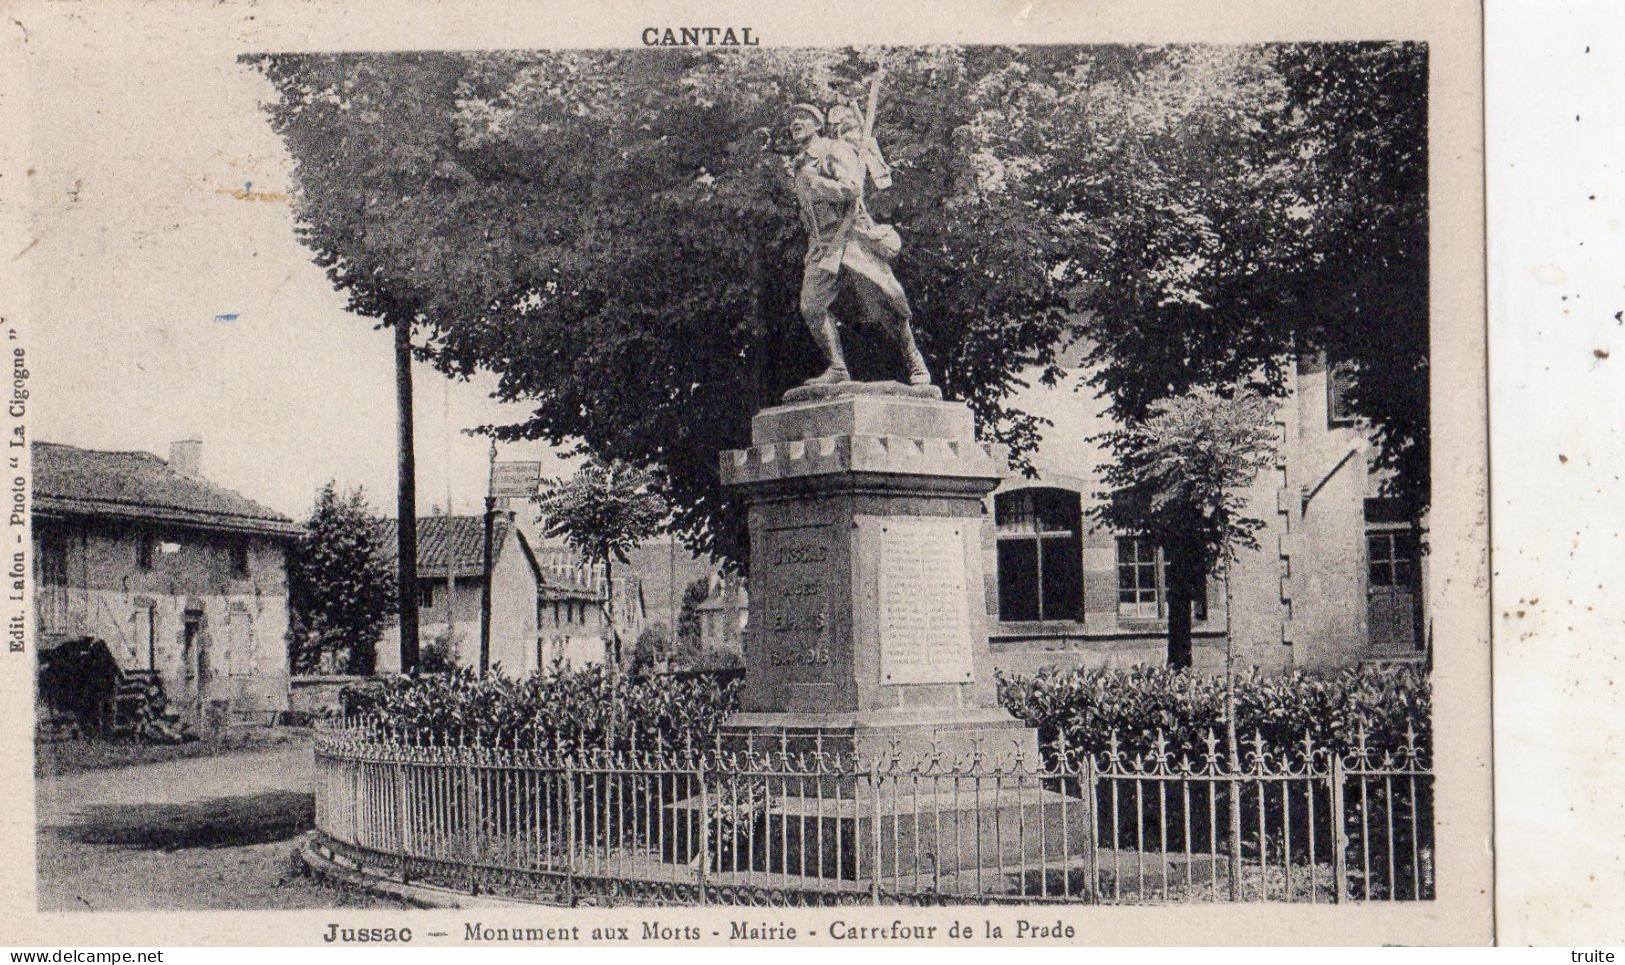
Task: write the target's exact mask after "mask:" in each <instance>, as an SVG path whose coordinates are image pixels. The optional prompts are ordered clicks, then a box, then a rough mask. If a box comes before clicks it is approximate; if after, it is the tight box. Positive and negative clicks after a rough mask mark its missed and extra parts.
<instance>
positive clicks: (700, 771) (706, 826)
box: [694, 751, 711, 905]
mask: <svg viewBox="0 0 1625 965" xmlns="http://www.w3.org/2000/svg"><path fill="white" fill-rule="evenodd" d="M694 774H695V776H696V777H697V778H698V779H699V784H700V810H699V813H698V814H697V815H696V820H695V822H694V823H695V825H696V826H697V827H698V830H699V835H700V852H699V854H698V855H697V857H698V859H699V860H698V861H697V862H696V864H695V869H694V882H695V884H696V885H698V887H699V891H700V901H699V903H700V904H702V905H703V904H705V870H706V866H707V865H708V864H710V862H711V798H710V796H709V795H708V794H707V793H706V791H705V752H704V751H701V752H700V757H699V760H698V762H697V763H696V764H695V768H694Z"/></svg>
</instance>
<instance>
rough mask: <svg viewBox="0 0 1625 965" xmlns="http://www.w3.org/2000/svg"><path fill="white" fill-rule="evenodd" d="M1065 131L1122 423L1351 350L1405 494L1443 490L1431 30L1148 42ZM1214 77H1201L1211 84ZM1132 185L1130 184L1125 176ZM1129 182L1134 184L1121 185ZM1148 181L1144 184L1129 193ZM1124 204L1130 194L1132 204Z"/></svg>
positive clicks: (1060, 183) (1090, 333)
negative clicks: (1125, 78)
mask: <svg viewBox="0 0 1625 965" xmlns="http://www.w3.org/2000/svg"><path fill="white" fill-rule="evenodd" d="M1123 56H1124V57H1126V58H1128V59H1130V60H1132V61H1133V62H1134V63H1135V64H1136V65H1137V67H1138V69H1137V70H1136V72H1135V73H1134V80H1133V82H1132V84H1127V85H1123V86H1120V87H1119V88H1117V89H1116V90H1106V91H1103V92H1102V93H1103V94H1104V96H1103V97H1097V98H1095V100H1094V101H1093V102H1092V104H1091V110H1090V112H1089V115H1090V120H1089V123H1086V124H1082V125H1079V126H1078V128H1077V129H1076V130H1072V131H1068V130H1067V129H1066V127H1065V125H1064V119H1063V118H1059V117H1057V118H1055V119H1053V121H1052V122H1051V124H1050V126H1048V127H1046V128H1045V129H1044V134H1045V136H1046V137H1049V138H1053V139H1054V140H1053V141H1052V143H1053V146H1054V150H1053V152H1052V154H1051V157H1052V158H1053V159H1054V161H1055V162H1056V164H1057V167H1056V169H1055V172H1054V173H1055V174H1064V173H1065V172H1067V171H1072V172H1076V173H1074V174H1073V175H1072V176H1071V177H1060V178H1058V179H1052V180H1051V183H1052V184H1053V185H1054V188H1053V190H1054V192H1055V197H1054V200H1053V201H1052V203H1053V204H1054V205H1055V207H1056V208H1057V209H1058V210H1088V211H1090V212H1091V213H1092V214H1093V217H1092V219H1091V222H1090V226H1089V231H1091V232H1095V233H1100V234H1101V235H1103V236H1104V237H1105V238H1106V239H1108V240H1107V241H1105V242H1103V243H1102V244H1101V245H1098V246H1091V247H1090V248H1089V249H1086V252H1087V253H1086V254H1085V255H1084V256H1082V257H1079V258H1077V259H1076V260H1074V262H1072V263H1071V264H1070V265H1069V266H1068V267H1069V272H1070V273H1071V276H1072V277H1074V278H1075V279H1076V282H1077V284H1078V285H1079V286H1080V289H1081V290H1082V297H1081V299H1080V307H1082V308H1084V309H1086V310H1087V311H1088V313H1089V315H1088V322H1087V324H1086V333H1085V336H1086V338H1087V339H1088V340H1089V343H1090V351H1089V355H1088V361H1089V363H1090V369H1089V373H1090V374H1089V376H1088V383H1089V384H1090V385H1091V386H1093V387H1094V388H1096V389H1098V390H1100V391H1101V392H1102V393H1103V395H1104V396H1105V397H1106V398H1107V399H1108V401H1109V411H1110V414H1111V415H1112V416H1113V417H1115V418H1116V419H1118V420H1119V421H1124V422H1127V421H1133V420H1136V419H1142V418H1144V416H1145V414H1146V412H1147V410H1148V408H1149V407H1150V405H1151V404H1152V403H1154V402H1156V401H1158V400H1160V399H1165V398H1169V397H1173V396H1177V395H1180V394H1183V393H1184V392H1186V391H1188V390H1189V389H1191V388H1192V387H1194V386H1198V385H1225V384H1234V383H1237V382H1251V383H1253V384H1254V386H1255V387H1256V388H1257V389H1258V390H1259V391H1261V392H1263V393H1264V394H1266V395H1279V394H1281V393H1282V392H1284V391H1285V390H1286V388H1287V374H1288V373H1287V369H1286V366H1287V365H1288V364H1290V363H1291V362H1292V360H1293V359H1308V360H1313V359H1314V358H1316V357H1317V356H1320V355H1327V356H1329V357H1330V358H1331V360H1332V361H1334V362H1345V363H1348V364H1349V366H1350V368H1351V370H1352V371H1353V373H1354V382H1355V388H1354V389H1353V391H1352V392H1351V394H1350V401H1351V403H1352V404H1353V405H1354V407H1355V408H1356V410H1357V411H1358V412H1360V413H1361V414H1362V415H1364V416H1365V417H1366V418H1367V419H1368V420H1369V422H1370V424H1371V427H1372V429H1373V431H1374V434H1375V435H1376V438H1377V442H1378V444H1379V462H1380V463H1381V464H1382V465H1383V466H1384V467H1385V468H1387V469H1390V470H1392V472H1391V473H1390V474H1389V475H1388V477H1387V479H1386V485H1387V487H1388V488H1389V490H1390V495H1396V496H1400V497H1402V498H1403V499H1404V501H1405V502H1406V504H1407V508H1408V509H1409V510H1411V511H1412V512H1413V513H1415V514H1418V515H1419V514H1420V512H1421V511H1422V510H1423V509H1425V507H1426V506H1427V503H1428V484H1429V475H1428V463H1427V458H1426V454H1427V448H1428V442H1427V423H1428V279H1427V154H1426V146H1427V54H1426V48H1425V46H1424V45H1421V44H1414V43H1356V44H1288V45H1272V46H1267V47H1259V48H1214V47H1200V46H1193V47H1178V48H1136V49H1133V50H1132V51H1130V52H1125V53H1124V54H1123ZM1193 89H1195V90H1201V91H1203V92H1204V93H1203V94H1201V95H1193V94H1192V93H1191V91H1192V90H1193ZM1114 185H1116V186H1120V187H1117V188H1113V187H1111V186H1114ZM1114 191H1117V192H1121V193H1123V194H1126V195H1128V198H1126V199H1124V198H1114V197H1113V193H1114ZM1123 200H1128V201H1129V202H1130V203H1128V204H1122V203H1121V201H1123ZM1113 202H1118V203H1116V204H1114V203H1113Z"/></svg>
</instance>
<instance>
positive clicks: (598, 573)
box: [536, 544, 647, 669]
mask: <svg viewBox="0 0 1625 965" xmlns="http://www.w3.org/2000/svg"><path fill="white" fill-rule="evenodd" d="M539 555H540V556H541V558H542V572H543V580H542V584H541V586H540V587H539V588H538V591H537V598H536V622H537V627H538V637H537V644H536V646H537V657H536V659H537V664H536V665H537V666H539V667H544V668H545V667H551V666H553V665H554V664H555V663H558V664H560V665H562V666H564V667H568V668H574V669H580V668H581V667H585V666H587V665H588V664H594V663H604V662H606V661H610V660H616V659H618V660H620V661H621V662H622V663H626V662H628V661H630V660H631V659H632V649H633V644H634V643H636V641H637V638H638V634H639V633H641V632H643V628H644V626H645V625H646V623H647V609H646V606H645V601H644V595H643V584H642V581H641V580H640V579H639V578H638V576H637V575H636V574H635V573H629V572H627V573H623V572H621V571H620V570H617V571H616V572H615V574H614V580H613V583H614V591H613V595H612V596H613V599H611V593H610V591H609V588H608V586H609V583H608V581H606V580H605V578H604V574H603V570H602V569H601V568H600V567H595V566H589V565H587V564H585V563H582V562H581V561H580V560H579V559H578V558H577V557H576V556H575V554H574V553H573V552H572V551H570V550H569V549H567V548H565V547H564V546H562V545H560V544H548V545H546V546H544V547H543V548H542V550H541V551H540V554H539ZM606 601H610V605H611V606H613V612H614V618H615V631H616V633H617V634H618V635H619V636H620V639H621V652H620V653H619V654H618V655H617V654H615V653H614V647H613V643H612V638H611V634H610V627H609V622H608V620H607V619H606Z"/></svg>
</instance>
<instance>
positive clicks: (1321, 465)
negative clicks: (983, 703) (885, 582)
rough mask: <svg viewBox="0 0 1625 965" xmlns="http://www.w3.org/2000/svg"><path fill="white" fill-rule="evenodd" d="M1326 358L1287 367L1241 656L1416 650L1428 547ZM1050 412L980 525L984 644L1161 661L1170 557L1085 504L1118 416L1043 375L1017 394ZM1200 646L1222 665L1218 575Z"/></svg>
mask: <svg viewBox="0 0 1625 965" xmlns="http://www.w3.org/2000/svg"><path fill="white" fill-rule="evenodd" d="M1343 384H1344V383H1343V381H1342V380H1340V379H1339V378H1337V377H1336V374H1335V370H1334V371H1333V372H1331V373H1329V372H1328V370H1327V368H1326V366H1325V365H1323V364H1319V363H1315V362H1303V363H1300V364H1298V365H1296V366H1295V367H1293V370H1292V372H1291V373H1290V375H1289V385H1290V394H1289V395H1288V396H1287V397H1286V398H1285V399H1283V400H1282V402H1281V405H1280V407H1279V409H1278V410H1277V417H1276V423H1277V429H1278V431H1279V450H1278V453H1277V458H1276V460H1275V465H1274V467H1273V469H1272V470H1271V471H1270V472H1268V473H1266V474H1263V475H1261V477H1260V478H1259V479H1258V480H1257V481H1256V482H1255V483H1254V485H1253V486H1252V489H1251V492H1250V493H1249V495H1248V503H1249V505H1250V506H1251V511H1250V515H1252V516H1254V517H1255V518H1259V519H1262V520H1263V521H1264V524H1265V525H1264V528H1263V529H1262V530H1260V531H1259V532H1258V533H1257V534H1256V538H1257V540H1258V543H1259V548H1258V549H1257V550H1254V551H1244V552H1243V553H1242V556H1241V558H1240V559H1239V560H1238V561H1237V563H1236V564H1235V566H1234V568H1233V571H1232V574H1231V581H1230V583H1231V596H1232V605H1231V608H1230V613H1229V619H1230V624H1231V626H1232V629H1233V632H1234V639H1235V643H1236V652H1237V655H1238V659H1239V661H1240V663H1241V665H1242V666H1249V665H1252V666H1259V667H1263V668H1269V669H1279V668H1287V667H1302V668H1319V667H1330V666H1338V665H1348V664H1355V663H1360V662H1362V661H1370V660H1421V659H1424V655H1425V652H1426V642H1427V640H1426V636H1427V635H1426V618H1425V614H1424V607H1423V600H1424V596H1425V589H1424V588H1425V585H1426V568H1427V567H1426V558H1425V556H1422V555H1421V554H1419V553H1418V552H1417V539H1416V535H1415V534H1416V532H1418V529H1417V528H1413V526H1412V523H1413V521H1412V520H1407V519H1403V518H1399V517H1398V516H1397V515H1396V513H1395V512H1394V511H1393V509H1392V507H1391V504H1389V503H1388V502H1387V501H1385V500H1384V499H1382V498H1381V496H1380V494H1379V486H1380V483H1381V478H1380V476H1379V474H1378V473H1377V472H1376V471H1375V470H1374V469H1373V461H1372V460H1373V456H1374V446H1373V444H1372V441H1371V438H1370V434H1369V432H1368V430H1367V429H1365V428H1363V427H1362V426H1361V425H1360V424H1359V423H1358V421H1357V420H1356V419H1355V418H1354V416H1353V414H1352V413H1351V412H1349V411H1348V410H1347V407H1346V406H1345V405H1343V403H1342V398H1341V396H1342V392H1341V388H1340V387H1341V386H1342V385H1343ZM1013 401H1014V403H1015V404H1016V405H1017V406H1018V407H1020V408H1022V409H1024V410H1025V411H1028V412H1032V413H1034V414H1037V415H1041V416H1045V417H1047V418H1050V419H1051V420H1053V421H1054V423H1055V424H1054V426H1052V427H1050V428H1049V429H1048V430H1047V431H1046V432H1045V433H1044V438H1043V441H1042V443H1041V445H1040V446H1039V449H1038V451H1037V453H1036V454H1035V455H1034V463H1035V466H1036V468H1037V470H1038V475H1037V476H1036V477H1035V478H1024V477H1021V476H1013V477H1012V478H1009V479H1007V480H1005V482H1004V483H1003V484H1002V485H1000V487H999V488H998V489H997V490H996V491H995V492H994V493H993V494H992V495H991V497H990V498H989V500H988V505H987V515H986V517H985V518H986V524H985V526H984V535H983V560H984V572H985V573H986V574H987V575H986V601H987V610H988V615H989V626H990V628H991V629H990V633H989V637H990V642H991V646H992V651H993V655H994V659H995V661H996V663H997V664H998V665H999V666H1000V667H1001V668H1003V669H1006V670H1011V671H1017V672H1031V671H1033V670H1035V669H1037V668H1038V667H1041V666H1044V665H1049V664H1058V665H1063V666H1126V665H1131V664H1145V663H1153V664H1154V663H1161V662H1163V661H1164V660H1165V659H1166V653H1167V646H1166V645H1167V616H1168V615H1167V587H1166V561H1165V560H1164V558H1163V555H1162V553H1161V551H1160V550H1158V549H1157V548H1156V547H1155V546H1152V545H1150V544H1149V543H1148V542H1147V541H1145V540H1143V539H1138V538H1136V537H1135V536H1134V534H1128V533H1114V532H1109V531H1107V530H1105V529H1103V528H1102V527H1100V526H1099V525H1098V524H1095V523H1094V522H1093V521H1092V520H1091V519H1090V517H1089V513H1088V510H1089V508H1090V507H1091V506H1092V505H1093V504H1094V494H1095V493H1096V492H1097V491H1098V490H1099V489H1101V488H1102V486H1101V484H1100V471H1101V469H1102V467H1103V466H1104V464H1105V463H1106V461H1107V458H1108V456H1107V453H1106V452H1105V451H1103V450H1102V449H1101V448H1100V447H1099V446H1098V445H1096V444H1094V443H1091V442H1090V441H1089V438H1090V437H1091V436H1094V435H1096V434H1097V433H1100V432H1104V431H1107V430H1108V429H1110V428H1111V427H1112V423H1111V422H1110V421H1109V420H1108V419H1107V418H1106V417H1105V416H1104V415H1103V414H1101V410H1102V409H1104V403H1102V402H1100V401H1099V400H1096V399H1094V398H1093V397H1092V396H1091V395H1090V394H1089V392H1088V391H1087V390H1085V391H1083V392H1077V393H1074V392H1073V391H1072V390H1071V388H1070V387H1059V388H1055V389H1042V388H1034V389H1032V390H1029V391H1027V392H1025V393H1023V394H1022V395H1021V396H1019V397H1018V398H1016V399H1015V400H1013ZM1194 617H1195V619H1194V632H1193V659H1194V663H1195V665H1196V667H1197V668H1198V669H1206V670H1214V669H1219V668H1220V667H1222V665H1223V659H1224V649H1223V647H1224V629H1225V618H1226V614H1225V604H1224V586H1223V583H1222V582H1221V580H1220V579H1219V578H1218V577H1217V575H1213V576H1210V578H1209V580H1208V585H1207V594H1206V598H1205V599H1203V600H1199V601H1198V602H1197V604H1196V612H1195V614H1194Z"/></svg>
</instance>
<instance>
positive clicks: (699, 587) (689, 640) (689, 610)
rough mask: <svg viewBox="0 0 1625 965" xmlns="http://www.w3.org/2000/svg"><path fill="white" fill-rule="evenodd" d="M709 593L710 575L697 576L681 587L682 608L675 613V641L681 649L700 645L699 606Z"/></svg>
mask: <svg viewBox="0 0 1625 965" xmlns="http://www.w3.org/2000/svg"><path fill="white" fill-rule="evenodd" d="M710 595H711V579H710V577H705V576H699V577H695V578H694V579H693V580H691V581H689V584H688V586H685V587H683V608H682V610H680V611H679V612H678V614H677V642H678V644H679V645H680V648H682V649H689V650H697V649H698V648H699V645H700V611H699V606H700V604H701V603H704V602H705V601H706V599H707V598H708V597H710Z"/></svg>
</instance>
